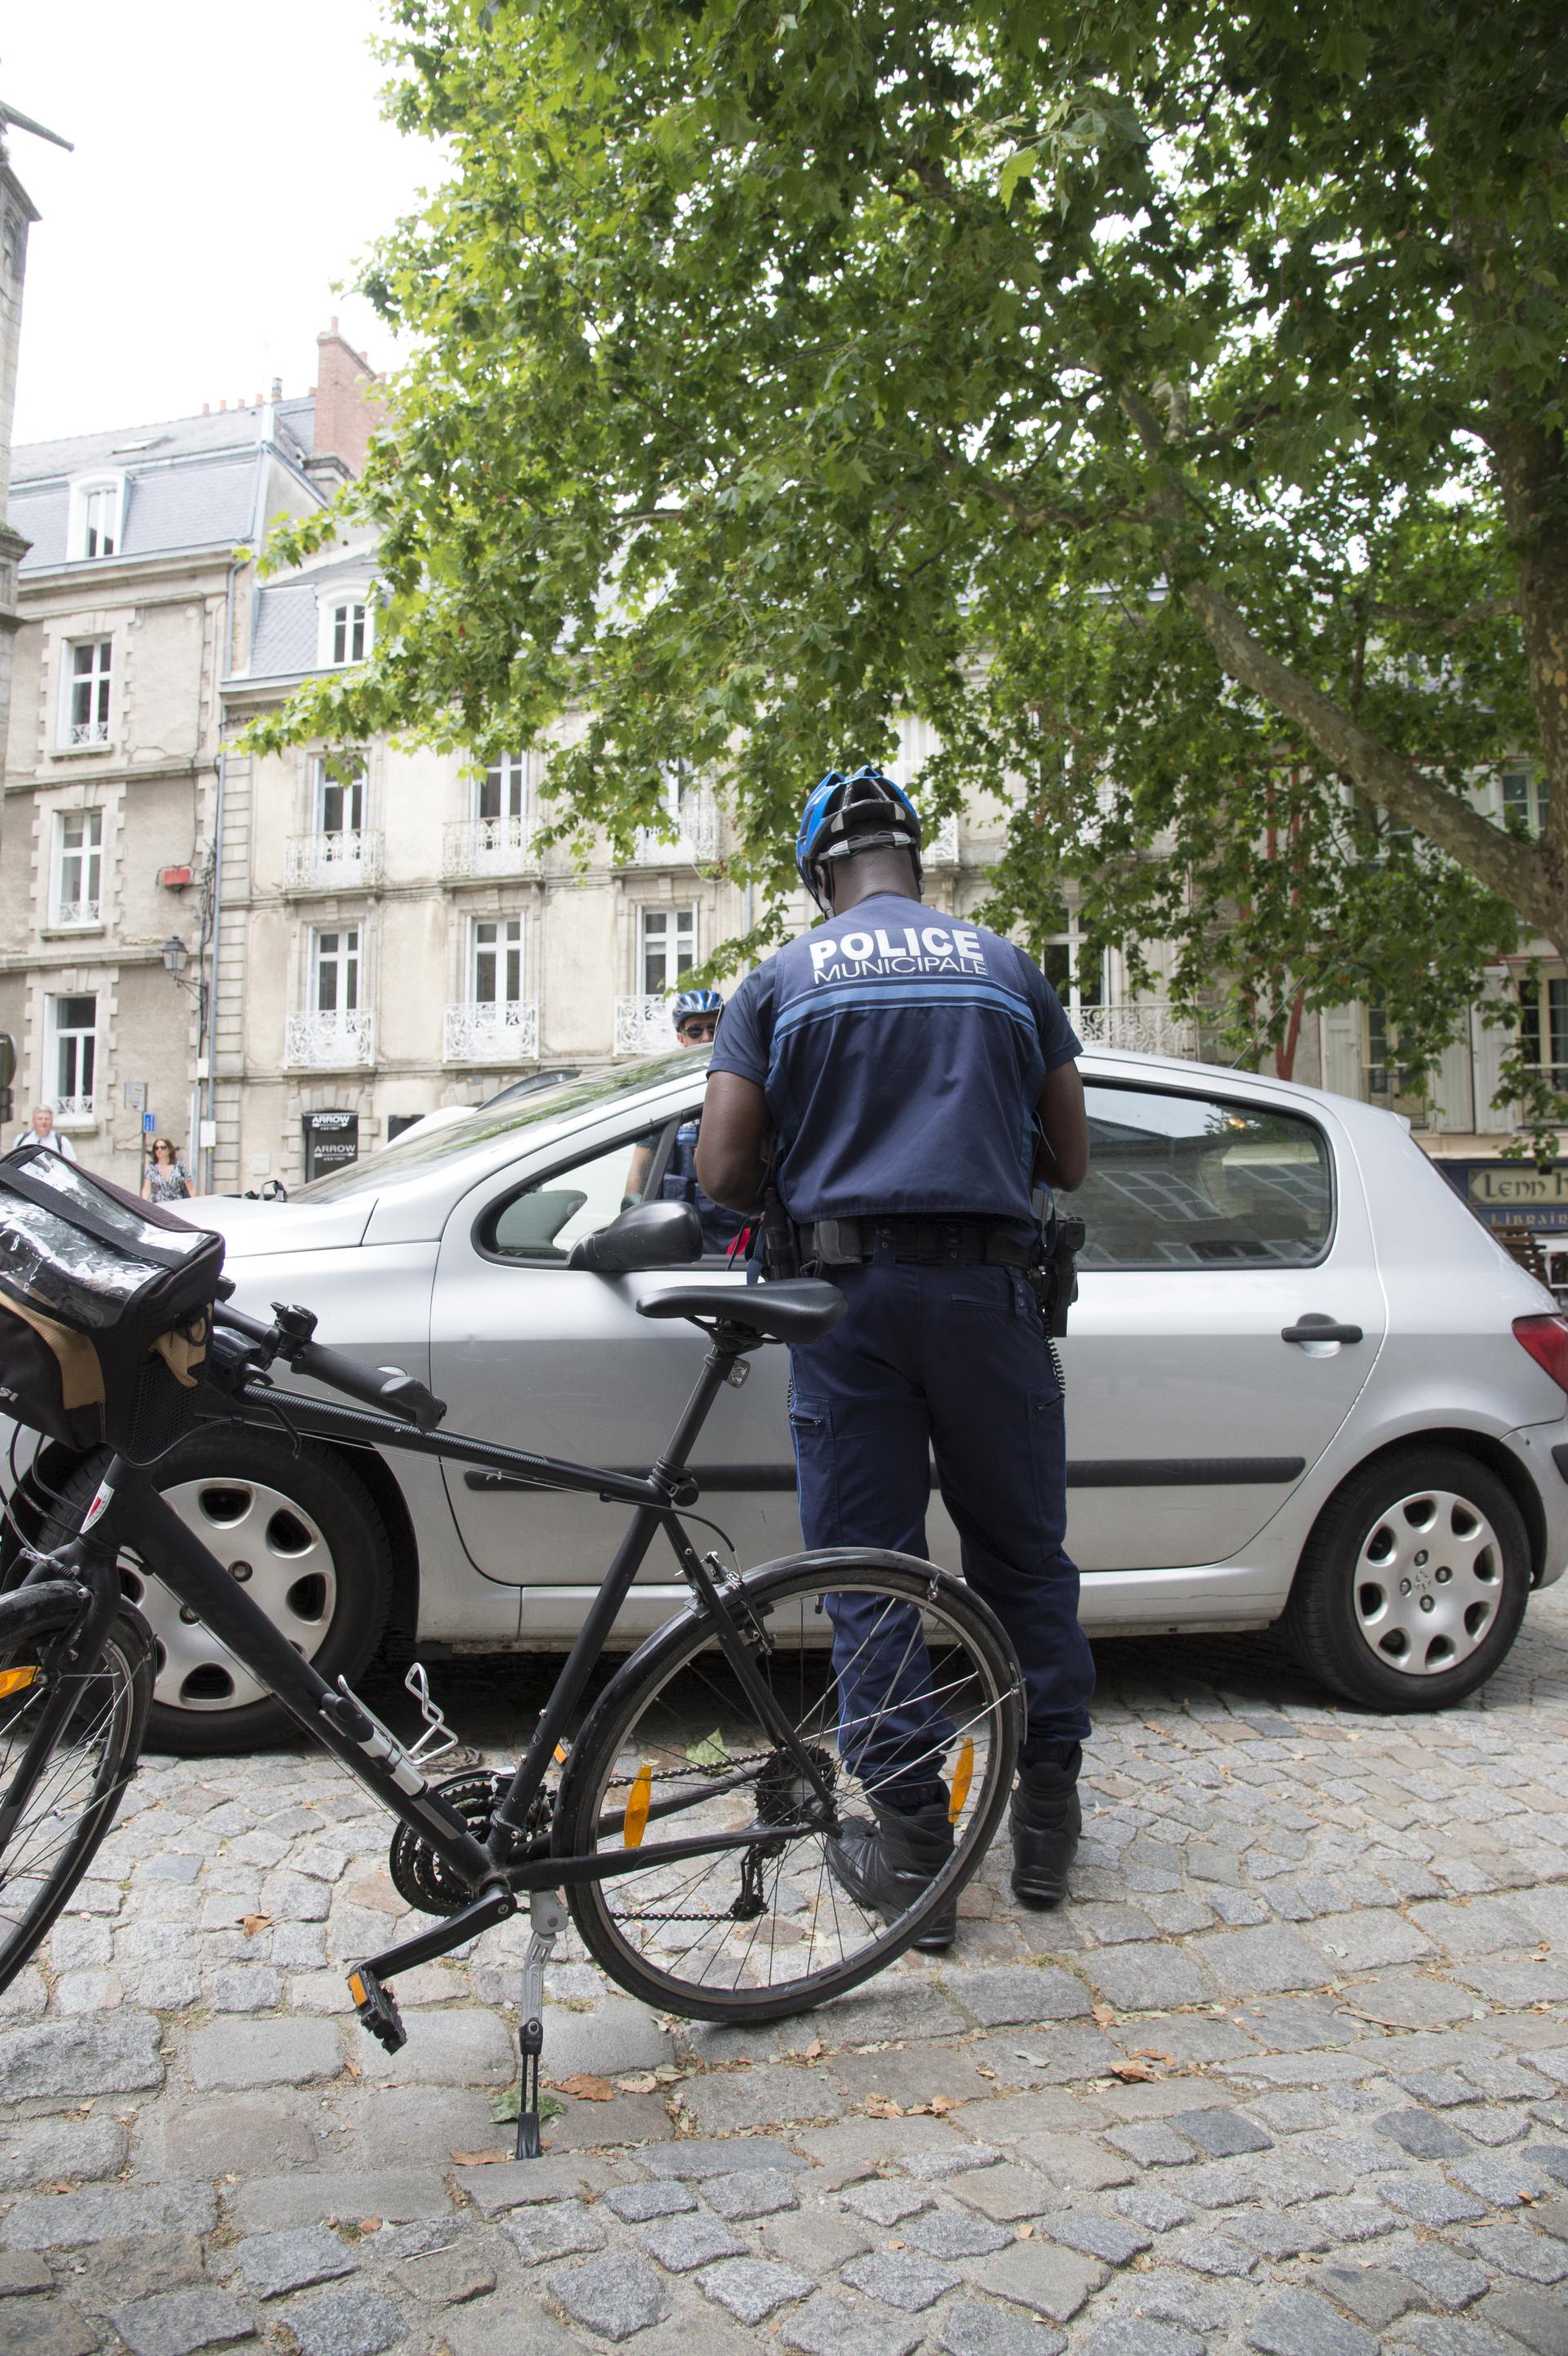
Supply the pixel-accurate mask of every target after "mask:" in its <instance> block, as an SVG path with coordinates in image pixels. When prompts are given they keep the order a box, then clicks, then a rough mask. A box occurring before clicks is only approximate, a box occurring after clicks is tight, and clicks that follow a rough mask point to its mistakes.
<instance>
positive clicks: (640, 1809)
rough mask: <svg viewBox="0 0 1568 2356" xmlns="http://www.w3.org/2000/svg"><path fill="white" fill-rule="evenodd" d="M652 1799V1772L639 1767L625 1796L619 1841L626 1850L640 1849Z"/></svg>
mask: <svg viewBox="0 0 1568 2356" xmlns="http://www.w3.org/2000/svg"><path fill="white" fill-rule="evenodd" d="M652 1798H653V1770H652V1768H651V1767H639V1769H638V1771H637V1777H636V1780H635V1782H634V1783H633V1784H632V1787H631V1790H630V1792H629V1794H628V1796H627V1803H626V1818H625V1821H624V1823H623V1824H622V1826H621V1841H622V1844H623V1846H624V1847H627V1848H640V1847H642V1836H643V1834H644V1833H645V1832H646V1831H647V1830H648V1810H649V1805H650V1802H651V1800H652Z"/></svg>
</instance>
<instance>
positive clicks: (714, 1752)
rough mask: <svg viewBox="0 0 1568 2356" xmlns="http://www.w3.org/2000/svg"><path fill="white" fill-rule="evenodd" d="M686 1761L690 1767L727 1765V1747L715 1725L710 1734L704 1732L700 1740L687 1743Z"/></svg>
mask: <svg viewBox="0 0 1568 2356" xmlns="http://www.w3.org/2000/svg"><path fill="white" fill-rule="evenodd" d="M686 1762H687V1764H688V1766H692V1767H727V1766H728V1765H729V1747H728V1745H727V1744H726V1742H725V1739H724V1736H723V1735H722V1734H721V1733H720V1732H719V1730H718V1728H717V1727H716V1726H715V1727H714V1730H713V1732H712V1733H711V1734H704V1735H703V1739H702V1740H701V1741H700V1742H691V1743H688V1744H687V1746H686Z"/></svg>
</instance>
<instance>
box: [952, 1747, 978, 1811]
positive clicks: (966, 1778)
mask: <svg viewBox="0 0 1568 2356" xmlns="http://www.w3.org/2000/svg"><path fill="white" fill-rule="evenodd" d="M973 1781H974V1738H973V1737H972V1735H968V1734H966V1735H965V1736H964V1738H963V1745H962V1748H961V1750H960V1751H959V1754H958V1765H957V1766H956V1767H955V1768H954V1769H953V1771H952V1792H951V1794H950V1797H949V1800H948V1822H949V1824H950V1825H956V1824H957V1822H958V1820H959V1818H960V1816H961V1815H962V1814H963V1804H964V1802H965V1801H966V1800H967V1799H968V1797H969V1787H970V1785H971V1784H972V1783H973Z"/></svg>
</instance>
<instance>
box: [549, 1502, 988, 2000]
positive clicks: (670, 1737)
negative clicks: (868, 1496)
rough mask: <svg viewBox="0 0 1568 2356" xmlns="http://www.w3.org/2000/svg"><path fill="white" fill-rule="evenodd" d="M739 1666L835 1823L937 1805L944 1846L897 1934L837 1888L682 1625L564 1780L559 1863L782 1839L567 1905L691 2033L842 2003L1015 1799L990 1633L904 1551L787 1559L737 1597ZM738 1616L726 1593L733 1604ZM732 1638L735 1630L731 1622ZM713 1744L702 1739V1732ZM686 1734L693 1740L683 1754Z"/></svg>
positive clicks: (902, 1942)
mask: <svg viewBox="0 0 1568 2356" xmlns="http://www.w3.org/2000/svg"><path fill="white" fill-rule="evenodd" d="M744 1596H745V1601H746V1606H748V1607H749V1611H750V1612H751V1613H752V1614H753V1615H755V1621H756V1623H757V1626H758V1627H759V1628H760V1629H761V1630H763V1631H765V1632H766V1641H765V1642H758V1643H757V1644H756V1645H755V1647H754V1649H753V1655H752V1657H753V1659H754V1661H755V1662H756V1665H757V1669H758V1671H759V1673H760V1675H761V1676H762V1677H763V1679H764V1681H765V1683H766V1684H767V1686H768V1690H769V1692H770V1694H771V1696H772V1697H773V1700H774V1701H775V1703H776V1704H777V1705H778V1706H779V1708H780V1710H781V1712H782V1714H783V1716H784V1718H785V1719H786V1720H787V1722H788V1723H789V1726H790V1727H791V1729H792V1730H794V1732H795V1733H796V1734H797V1735H798V1736H799V1737H800V1740H801V1741H802V1742H803V1743H804V1744H805V1745H806V1747H807V1748H808V1750H809V1751H810V1752H811V1756H812V1759H813V1762H814V1763H815V1764H816V1766H817V1769H818V1772H819V1773H820V1774H821V1775H822V1778H823V1780H824V1781H825V1782H826V1783H828V1784H829V1785H830V1786H831V1788H832V1797H833V1802H834V1804H835V1806H836V1808H837V1811H838V1814H839V1815H840V1817H841V1818H842V1817H843V1816H845V1815H861V1816H863V1817H865V1816H869V1815H871V1814H872V1807H871V1803H872V1802H874V1801H875V1800H877V1799H882V1800H884V1801H886V1799H887V1798H888V1796H889V1795H890V1794H892V1792H893V1791H894V1790H895V1789H896V1788H897V1787H898V1786H900V1785H902V1786H903V1787H904V1788H905V1789H908V1788H910V1787H911V1786H912V1785H913V1784H917V1783H920V1782H921V1781H922V1780H924V1782H925V1783H926V1784H927V1785H928V1787H929V1785H930V1784H932V1783H935V1784H937V1785H939V1786H940V1789H941V1791H942V1792H943V1794H944V1795H945V1797H946V1800H947V1805H948V1815H949V1819H950V1823H951V1825H952V1829H953V1850H952V1856H951V1858H950V1862H949V1863H948V1864H947V1865H946V1867H944V1869H943V1870H942V1872H941V1874H940V1879H937V1880H936V1881H934V1882H933V1883H931V1884H930V1885H929V1888H928V1889H927V1890H926V1891H925V1892H924V1894H923V1895H922V1896H921V1898H920V1899H919V1900H918V1902H916V1903H914V1904H912V1905H911V1906H910V1907H909V1908H908V1911H907V1912H904V1913H902V1914H900V1915H898V1916H897V1917H896V1918H894V1919H888V1920H884V1919H883V1918H882V1917H880V1916H878V1915H875V1914H872V1913H869V1912H865V1910H864V1909H863V1908H862V1907H861V1906H860V1905H859V1904H857V1903H856V1901H854V1899H853V1898H852V1897H850V1896H849V1894H848V1893H847V1891H846V1890H844V1889H843V1887H842V1886H841V1885H840V1884H839V1883H838V1882H837V1881H835V1879H833V1876H832V1871H831V1869H830V1865H829V1858H828V1836H827V1835H826V1834H825V1833H823V1832H819V1831H816V1830H813V1829H809V1828H808V1827H807V1826H806V1825H805V1823H804V1822H803V1821H802V1818H803V1813H804V1808H805V1805H806V1804H807V1802H808V1800H809V1796H810V1794H809V1789H808V1788H803V1787H804V1778H803V1776H802V1775H801V1772H800V1769H799V1767H798V1766H797V1764H796V1762H794V1760H793V1759H792V1758H791V1756H790V1754H789V1752H788V1751H786V1750H784V1749H783V1748H782V1747H780V1746H778V1745H775V1744H774V1743H773V1742H772V1741H771V1740H769V1739H768V1736H767V1735H766V1734H765V1733H764V1732H763V1731H762V1730H761V1729H760V1728H759V1727H758V1725H757V1721H756V1715H755V1713H754V1712H753V1711H752V1709H751V1707H750V1705H749V1704H748V1703H747V1702H746V1699H745V1698H744V1696H743V1695H742V1693H741V1690H740V1687H739V1685H738V1683H737V1681H736V1678H735V1676H734V1675H733V1672H732V1671H731V1670H730V1669H729V1666H728V1665H727V1663H726V1662H725V1657H724V1655H723V1653H722V1652H721V1650H720V1648H719V1645H718V1642H717V1640H716V1638H715V1636H714V1633H713V1629H712V1625H711V1623H710V1622H708V1621H707V1620H706V1619H705V1618H704V1617H703V1615H702V1614H700V1613H699V1612H696V1611H695V1610H693V1611H691V1612H684V1613H682V1617H681V1618H680V1619H679V1620H677V1621H675V1622H673V1623H672V1624H671V1626H670V1627H669V1628H667V1629H665V1630H663V1631H662V1632H661V1633H660V1634H659V1635H658V1636H657V1637H655V1638H653V1639H652V1641H651V1642H650V1644H646V1645H645V1646H644V1647H643V1648H642V1650H641V1651H640V1652H639V1653H638V1654H637V1655H634V1656H633V1658H632V1659H631V1660H630V1661H628V1663H627V1665H626V1666H625V1667H624V1668H623V1669H622V1670H621V1671H620V1672H619V1673H618V1676H615V1677H614V1678H613V1679H612V1680H611V1682H610V1684H609V1685H608V1686H607V1687H606V1688H605V1691H604V1692H603V1694H602V1695H601V1696H600V1697H599V1699H598V1701H597V1703H596V1706H595V1708H594V1709H593V1711H592V1712H591V1714H590V1716H589V1718H588V1719H587V1721H586V1723H585V1726H584V1728H583V1730H582V1732H581V1734H580V1735H579V1737H578V1739H577V1740H576V1741H575V1743H574V1744H573V1746H572V1749H571V1751H570V1754H569V1756H568V1759H567V1762H566V1766H565V1769H564V1772H563V1775H562V1779H561V1788H560V1794H559V1800H558V1804H557V1807H556V1812H555V1821H554V1831H553V1847H554V1848H555V1851H556V1853H557V1854H558V1855H572V1856H578V1857H581V1856H587V1855H592V1856H601V1855H614V1856H616V1857H617V1858H621V1857H623V1856H624V1855H625V1853H626V1851H627V1850H628V1848H629V1849H636V1848H639V1847H641V1846H642V1845H643V1843H644V1841H645V1840H646V1842H647V1845H648V1847H649V1848H650V1852H651V1851H652V1849H653V1847H654V1845H655V1844H656V1843H658V1842H660V1841H663V1842H670V1841H672V1840H681V1839H694V1838H700V1837H702V1836H703V1834H705V1833H727V1832H736V1831H741V1830H744V1829H745V1828H746V1827H747V1826H751V1825H754V1824H755V1825H757V1826H768V1825H779V1826H781V1827H782V1828H783V1829H781V1830H780V1831H779V1833H777V1834H773V1835H769V1836H768V1837H762V1838H759V1839H757V1840H756V1841H754V1842H748V1843H746V1845H744V1846H740V1847H734V1848H727V1849H717V1850H713V1851H710V1852H709V1853H708V1854H706V1855H704V1856H700V1857H695V1858H685V1859H682V1860H678V1861H671V1860H660V1859H658V1858H655V1857H654V1856H652V1855H651V1853H650V1858H649V1862H648V1865H647V1867H646V1868H645V1869H633V1870H630V1871H626V1872H619V1873H617V1874H616V1875H615V1876H613V1877H611V1878H607V1879H604V1880H602V1881H595V1882H579V1883H575V1884H574V1885H572V1886H571V1887H570V1888H569V1889H568V1891H567V1899H568V1903H569V1905H570V1907H571V1910H572V1916H573V1920H574V1922H575V1924H576V1927H577V1929H578V1931H579V1933H581V1935H582V1938H583V1940H584V1942H585V1944H586V1946H587V1948H588V1951H589V1953H590V1954H592V1955H593V1957H594V1959H595V1960H596V1963H598V1964H599V1965H601V1966H602V1967H603V1969H604V1970H605V1971H606V1972H607V1973H608V1974H609V1976H610V1977H611V1978H612V1979H614V1980H617V1981H618V1982H619V1984H620V1986H621V1987H624V1988H627V1989H628V1990H629V1991H630V1993H631V1994H632V1995H634V1996H638V1997H642V1998H643V1999H644V2000H645V2001H646V2002H648V2003H650V2004H652V2005H656V2006H659V2007H660V2008H662V2009H664V2010H666V2011H670V2012H676V2013H682V2014H685V2015H687V2016H688V2017H690V2018H693V2019H700V2020H751V2021H764V2020H774V2019H781V2018H783V2017H784V2016H785V2015H786V2014H789V2013H792V2012H799V2011H802V2010H804V2009H805V2008H807V2007H809V2006H811V2005H814V2004H821V2003H822V2002H824V2001H825V1999H826V1998H828V1997H832V1996H838V1995H842V1994H843V1992H844V1991H845V1990H847V1989H849V1988H852V1987H857V1986H858V1985H859V1983H860V1982H861V1981H862V1980H865V1979H868V1978H869V1977H870V1976H871V1975H872V1974H873V1973H874V1972H878V1971H880V1970H881V1969H882V1968H883V1966H884V1965H886V1964H889V1963H891V1962H892V1961H893V1960H894V1958H895V1957H896V1956H897V1955H899V1954H902V1953H903V1951H904V1950H905V1949H906V1948H907V1947H908V1945H909V1944H910V1943H911V1942H912V1941H913V1940H914V1939H915V1938H917V1937H918V1935H919V1933H920V1932H921V1930H922V1929H923V1928H924V1927H925V1926H926V1925H927V1924H928V1923H929V1922H930V1920H931V1918H932V1916H933V1915H934V1914H935V1913H937V1912H939V1911H940V1909H941V1908H943V1907H944V1906H947V1905H950V1903H951V1902H952V1900H953V1899H954V1897H955V1896H956V1893H957V1892H958V1890H961V1888H962V1886H963V1884H964V1883H965V1882H966V1881H967V1880H968V1879H969V1878H970V1876H971V1875H972V1873H973V1872H974V1870H975V1869H976V1867H977V1866H978V1865H979V1863H980V1861H981V1859H982V1858H983V1856H984V1854H985V1851H986V1849H987V1847H989V1846H990V1843H991V1839H992V1837H993V1834H994V1832H995V1830H996V1827H997V1825H998V1823H999V1821H1000V1818H1001V1815H1002V1812H1003V1809H1004V1807H1005V1805H1006V1804H1007V1798H1008V1794H1009V1793H1010V1792H1011V1790H1012V1784H1013V1770H1014V1766H1015V1761H1016V1757H1017V1746H1018V1739H1019V1731H1020V1723H1021V1719H1022V1700H1021V1694H1020V1684H1019V1675H1018V1666H1017V1662H1016V1660H1015V1657H1014V1655H1013V1650H1012V1647H1011V1645H1010V1644H1009V1643H1008V1641H1007V1638H1006V1635H1005V1634H1004V1632H1003V1629H1002V1627H1001V1625H1000V1623H999V1622H997V1621H996V1619H995V1618H994V1617H993V1614H992V1612H990V1611H989V1610H988V1609H987V1607H986V1606H985V1605H984V1604H983V1603H982V1602H981V1601H979V1599H978V1598H977V1597H976V1596H974V1595H973V1594H972V1592H971V1590H969V1589H968V1588H966V1587H964V1586H963V1585H962V1584H961V1582H960V1581H958V1580H954V1579H950V1578H949V1577H948V1576H947V1575H946V1574H945V1573H944V1572H941V1571H938V1570H936V1569H933V1568H932V1566H931V1565H930V1564H929V1563H918V1562H916V1561H914V1560H913V1559H912V1558H909V1557H907V1556H901V1555H891V1554H873V1553H861V1552H856V1551H853V1550H849V1549H845V1550H843V1551H839V1552H833V1553H826V1554H819V1555H797V1556H794V1557H792V1558H789V1560H788V1561H785V1562H781V1563H778V1564H775V1565H773V1566H771V1567H769V1568H768V1569H764V1570H760V1571H754V1572H753V1573H752V1574H751V1576H750V1577H749V1578H748V1579H746V1580H745V1582H744ZM726 1600H727V1601H730V1603H731V1608H732V1609H735V1604H734V1599H733V1593H732V1597H731V1598H729V1599H726ZM738 1616H739V1618H740V1622H741V1624H742V1628H743V1633H744V1628H745V1615H744V1613H741V1614H739V1615H738ZM710 1728H711V1729H712V1732H709V1731H708V1730H709V1729H710ZM693 1730H696V1731H697V1733H698V1734H699V1736H700V1738H701V1739H700V1740H696V1741H693V1740H692V1739H691V1738H692V1734H693Z"/></svg>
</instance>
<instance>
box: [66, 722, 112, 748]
mask: <svg viewBox="0 0 1568 2356" xmlns="http://www.w3.org/2000/svg"><path fill="white" fill-rule="evenodd" d="M65 741H66V743H67V744H71V745H77V744H108V742H109V723H108V722H107V720H73V721H72V722H71V723H70V727H69V728H68V729H67V730H66V732H65Z"/></svg>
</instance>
